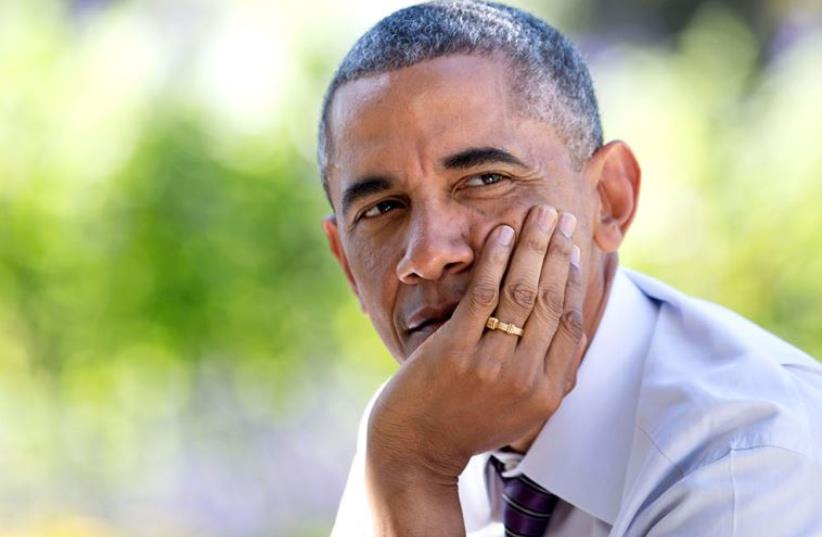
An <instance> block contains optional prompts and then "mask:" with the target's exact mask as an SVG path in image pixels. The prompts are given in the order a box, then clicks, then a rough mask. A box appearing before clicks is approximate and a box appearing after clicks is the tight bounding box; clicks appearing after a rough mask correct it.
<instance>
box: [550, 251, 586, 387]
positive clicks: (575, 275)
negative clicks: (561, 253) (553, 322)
mask: <svg viewBox="0 0 822 537" xmlns="http://www.w3.org/2000/svg"><path fill="white" fill-rule="evenodd" d="M584 296H585V292H584V289H583V284H582V272H581V269H580V267H579V265H578V264H572V265H571V267H570V269H569V270H568V282H567V284H566V287H565V304H564V308H563V310H564V311H563V313H562V317H561V318H560V322H559V327H558V328H557V332H556V334H554V339H553V340H552V341H551V345H550V348H549V349H548V353H547V354H546V355H545V374H546V376H547V377H548V379H549V381H550V382H551V383H553V384H557V385H558V386H559V387H560V388H562V387H564V384H565V378H566V373H567V372H568V368H569V367H570V365H571V364H572V363H573V362H574V361H575V360H576V356H577V354H578V352H577V351H578V347H579V342H580V341H581V340H582V336H583V335H584V328H583V325H582V302H583V298H584Z"/></svg>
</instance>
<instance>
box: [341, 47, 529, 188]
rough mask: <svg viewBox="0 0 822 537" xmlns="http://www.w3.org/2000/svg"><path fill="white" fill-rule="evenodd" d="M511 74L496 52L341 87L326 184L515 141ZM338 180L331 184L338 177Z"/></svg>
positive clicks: (518, 121) (517, 122)
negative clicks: (470, 146)
mask: <svg viewBox="0 0 822 537" xmlns="http://www.w3.org/2000/svg"><path fill="white" fill-rule="evenodd" d="M511 78H512V75H511V69H510V67H509V64H508V62H507V60H506V59H505V58H503V57H500V56H499V55H496V56H475V55H454V56H446V57H442V58H437V59H434V60H429V61H425V62H421V63H419V64H416V65H413V66H411V67H408V68H405V69H400V70H397V71H391V72H388V73H383V74H380V75H376V76H373V77H367V78H363V79H359V80H356V81H353V82H349V83H347V84H344V85H343V86H342V87H341V88H340V89H339V90H338V92H337V94H336V96H335V98H334V101H333V103H332V106H331V109H330V113H329V126H330V130H329V135H330V138H331V141H332V144H331V147H332V154H331V155H330V158H329V169H328V175H329V183H330V186H331V187H332V192H333V190H334V184H333V183H339V181H340V180H344V178H345V177H347V176H350V175H351V174H357V173H365V172H371V171H374V170H372V168H374V167H379V168H382V170H380V171H383V172H385V171H390V170H388V169H387V168H390V169H392V170H394V169H403V168H404V167H407V166H408V165H409V164H410V162H409V160H414V161H415V165H416V166H418V167H419V166H425V165H426V163H431V162H435V161H437V160H438V159H439V158H440V157H441V156H442V155H443V154H448V153H450V152H453V151H455V150H459V149H461V148H463V147H465V146H466V145H474V146H498V145H501V144H505V143H508V144H510V143H511V142H512V140H511V138H516V136H517V134H518V131H521V130H522V127H523V123H524V122H525V121H526V120H525V119H524V118H523V117H521V115H517V114H516V110H515V106H514V96H513V95H512V86H511ZM335 178H336V179H335Z"/></svg>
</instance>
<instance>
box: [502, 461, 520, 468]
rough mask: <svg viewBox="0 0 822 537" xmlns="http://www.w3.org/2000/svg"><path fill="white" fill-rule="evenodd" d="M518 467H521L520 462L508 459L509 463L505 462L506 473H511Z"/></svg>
mask: <svg viewBox="0 0 822 537" xmlns="http://www.w3.org/2000/svg"><path fill="white" fill-rule="evenodd" d="M517 466H519V461H518V460H515V459H508V460H507V461H505V470H506V471H511V470H513V469H514V468H516V467H517Z"/></svg>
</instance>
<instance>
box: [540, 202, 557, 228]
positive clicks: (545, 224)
mask: <svg viewBox="0 0 822 537" xmlns="http://www.w3.org/2000/svg"><path fill="white" fill-rule="evenodd" d="M556 217H557V210H556V209H554V208H553V207H540V209H539V215H537V224H538V225H539V228H540V229H541V230H542V231H545V232H547V231H549V230H550V229H551V225H552V224H553V223H554V219H555V218H556Z"/></svg>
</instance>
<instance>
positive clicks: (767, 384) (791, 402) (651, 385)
mask: <svg viewBox="0 0 822 537" xmlns="http://www.w3.org/2000/svg"><path fill="white" fill-rule="evenodd" d="M630 277H631V278H632V279H633V280H634V281H635V283H637V285H638V286H639V287H640V288H641V289H642V290H643V292H645V293H646V294H648V296H650V297H651V298H653V299H654V300H657V301H658V303H659V314H658V317H657V322H656V326H655V329H654V335H653V338H652V341H651V344H650V347H649V350H648V355H647V357H646V363H645V369H644V372H643V379H642V387H641V391H640V399H639V405H638V408H637V420H636V425H637V427H638V428H639V429H641V430H642V432H643V433H644V434H645V435H647V436H648V438H649V440H650V441H651V442H653V443H654V444H655V446H656V447H657V449H658V450H660V451H662V452H663V453H664V454H665V456H666V457H668V458H670V460H671V461H672V462H673V463H674V464H676V465H677V466H678V467H679V469H680V470H681V471H683V472H686V473H687V472H688V471H689V469H691V468H692V467H693V466H694V465H696V466H698V465H700V464H705V463H708V462H710V461H711V460H713V459H717V458H719V457H721V456H723V455H725V454H726V453H728V452H729V451H730V450H731V449H748V448H755V447H765V446H773V447H776V448H784V449H789V450H792V451H795V452H798V453H802V454H804V455H805V456H807V457H809V458H810V459H812V460H816V461H817V462H820V463H822V448H820V446H821V445H822V424H820V420H822V418H821V417H820V416H819V415H818V413H814V412H812V410H811V409H813V408H820V407H822V366H820V364H819V363H818V362H817V361H816V360H814V359H813V358H811V357H810V356H808V355H807V354H805V353H803V352H802V351H800V350H799V349H797V348H795V347H793V346H791V345H790V344H788V343H786V342H785V341H783V340H781V339H779V338H778V337H776V336H774V335H773V334H771V333H769V332H767V331H766V330H764V329H763V328H761V327H759V326H757V325H755V324H754V323H752V322H750V321H749V320H747V319H745V318H743V317H741V316H740V315H737V314H736V313H734V312H732V311H730V310H728V309H726V308H723V307H721V306H719V305H717V304H713V303H710V302H707V301H704V300H699V299H695V298H692V297H689V296H687V295H685V294H684V293H681V292H679V291H676V290H674V289H672V288H670V287H668V286H665V285H664V284H662V283H660V282H658V281H656V280H652V279H651V278H648V277H647V276H642V275H638V274H636V273H630Z"/></svg>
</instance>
